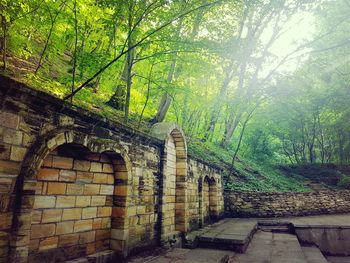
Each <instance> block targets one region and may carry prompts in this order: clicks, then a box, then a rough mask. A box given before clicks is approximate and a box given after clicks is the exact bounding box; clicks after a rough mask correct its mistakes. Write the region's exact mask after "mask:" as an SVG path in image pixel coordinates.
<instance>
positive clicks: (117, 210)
mask: <svg viewBox="0 0 350 263" xmlns="http://www.w3.org/2000/svg"><path fill="white" fill-rule="evenodd" d="M129 209H133V210H134V212H135V214H136V207H130V208H129ZM112 216H113V217H126V216H128V215H127V210H126V208H125V207H113V209H112ZM129 216H133V215H131V214H130V215H129Z"/></svg>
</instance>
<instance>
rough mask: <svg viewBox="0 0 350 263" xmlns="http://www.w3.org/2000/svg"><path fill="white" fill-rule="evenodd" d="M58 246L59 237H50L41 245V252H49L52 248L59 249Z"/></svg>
mask: <svg viewBox="0 0 350 263" xmlns="http://www.w3.org/2000/svg"><path fill="white" fill-rule="evenodd" d="M57 246H58V237H57V236H55V237H48V238H45V239H44V240H42V241H40V243H39V251H43V250H48V249H52V248H57Z"/></svg>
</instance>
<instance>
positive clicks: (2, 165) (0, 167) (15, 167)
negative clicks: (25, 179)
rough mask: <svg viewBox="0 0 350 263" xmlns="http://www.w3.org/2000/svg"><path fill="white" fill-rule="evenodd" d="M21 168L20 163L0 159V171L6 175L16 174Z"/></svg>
mask: <svg viewBox="0 0 350 263" xmlns="http://www.w3.org/2000/svg"><path fill="white" fill-rule="evenodd" d="M20 169H21V164H20V163H18V162H13V161H5V160H0V172H3V173H6V174H8V175H17V174H18V173H19V171H20Z"/></svg>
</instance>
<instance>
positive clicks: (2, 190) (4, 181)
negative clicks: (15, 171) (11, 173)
mask: <svg viewBox="0 0 350 263" xmlns="http://www.w3.org/2000/svg"><path fill="white" fill-rule="evenodd" d="M14 185H15V180H14V179H13V178H11V177H2V178H1V177H0V194H9V193H12V192H13V189H14Z"/></svg>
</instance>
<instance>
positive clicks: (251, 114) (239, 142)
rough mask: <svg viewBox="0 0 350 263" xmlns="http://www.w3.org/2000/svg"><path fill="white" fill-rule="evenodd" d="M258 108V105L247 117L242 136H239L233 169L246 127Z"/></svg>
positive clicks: (233, 158) (233, 159)
mask: <svg viewBox="0 0 350 263" xmlns="http://www.w3.org/2000/svg"><path fill="white" fill-rule="evenodd" d="M257 107H258V105H256V106H255V107H254V108H253V109H252V110H251V111H250V112H249V113H248V116H247V118H246V119H245V121H244V123H243V126H242V130H241V134H240V135H239V139H238V144H237V147H236V150H235V152H234V154H233V157H232V167H233V166H234V164H235V160H236V157H237V154H238V151H239V149H240V147H241V143H242V139H243V135H244V132H245V129H246V127H247V124H248V122H249V120H250V119H251V117H252V116H253V113H254V111H255V110H256V108H257Z"/></svg>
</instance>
